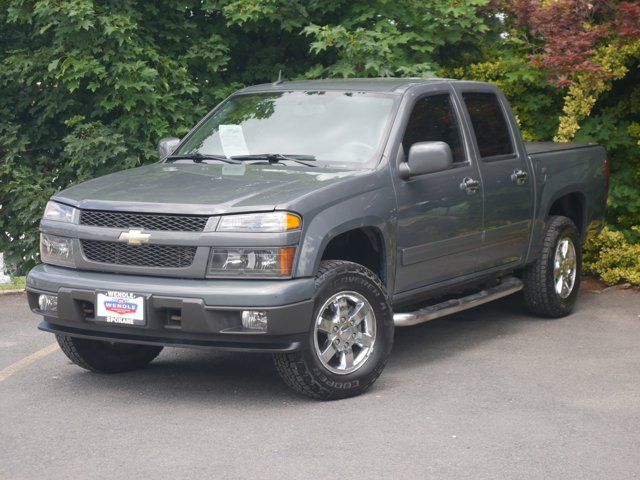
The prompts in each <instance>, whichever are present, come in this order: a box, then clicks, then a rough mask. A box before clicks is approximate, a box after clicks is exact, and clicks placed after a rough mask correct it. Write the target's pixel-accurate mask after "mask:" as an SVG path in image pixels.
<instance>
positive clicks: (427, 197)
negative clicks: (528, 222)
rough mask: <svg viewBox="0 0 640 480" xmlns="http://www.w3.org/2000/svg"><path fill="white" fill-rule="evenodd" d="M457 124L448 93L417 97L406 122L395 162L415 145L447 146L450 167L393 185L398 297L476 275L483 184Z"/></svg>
mask: <svg viewBox="0 0 640 480" xmlns="http://www.w3.org/2000/svg"><path fill="white" fill-rule="evenodd" d="M459 118H460V105H459V104H458V103H457V102H456V100H455V99H454V97H453V95H452V92H451V91H446V92H443V91H441V90H440V91H438V92H433V93H429V94H424V95H422V96H418V98H417V100H416V101H415V103H414V105H413V107H412V110H411V114H410V116H409V118H408V121H407V124H406V128H405V131H404V136H403V138H402V145H401V147H400V152H399V155H398V156H399V161H403V160H404V155H405V154H408V152H409V149H410V148H411V145H413V144H414V143H417V142H426V141H442V142H446V143H447V144H449V147H450V148H451V151H452V153H453V160H454V164H453V168H451V169H449V170H445V171H442V172H437V173H430V174H425V175H420V176H415V177H411V179H409V180H402V179H400V178H399V177H398V176H397V175H396V177H395V179H394V181H395V182H396V195H397V200H398V230H397V232H398V234H397V267H398V268H397V270H396V272H397V273H396V289H395V290H396V292H397V293H400V292H406V291H409V290H413V289H417V288H420V287H424V286H428V285H431V284H435V283H437V282H440V281H443V280H448V279H451V278H454V277H457V276H461V275H465V274H470V273H473V272H474V271H475V264H476V257H477V249H478V248H479V247H480V245H481V241H482V209H483V205H482V182H481V178H480V175H479V174H478V169H477V165H476V164H475V162H473V161H472V159H471V157H470V155H469V145H468V142H466V141H465V137H464V136H463V134H462V130H461V128H460V121H459ZM465 182H466V183H465Z"/></svg>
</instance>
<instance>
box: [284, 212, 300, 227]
mask: <svg viewBox="0 0 640 480" xmlns="http://www.w3.org/2000/svg"><path fill="white" fill-rule="evenodd" d="M301 226H302V219H301V218H300V217H299V216H298V215H295V214H293V213H287V231H289V230H298V229H299V228H300V227H301Z"/></svg>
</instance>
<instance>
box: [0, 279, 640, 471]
mask: <svg viewBox="0 0 640 480" xmlns="http://www.w3.org/2000/svg"><path fill="white" fill-rule="evenodd" d="M38 321H39V319H38V317H37V316H36V315H34V314H32V313H31V312H30V311H29V309H28V307H27V304H26V299H25V297H24V295H9V296H0V479H3V480H4V479H12V480H13V479H61V478H65V479H85V478H92V479H99V478H105V479H120V478H122V479H124V478H126V479H135V478H145V479H149V478H153V479H154V480H155V479H164V478H171V479H177V478H180V479H182V478H194V479H200V478H215V479H226V478H229V479H239V478H252V479H254V478H255V479H267V478H274V479H275V478H278V479H281V478H296V479H298V478H300V479H306V478H309V479H311V478H313V479H343V480H344V479H352V478H353V479H355V478H363V479H365V478H366V479H386V478H389V479H414V478H415V479H423V478H434V479H449V478H451V479H467V478H468V479H503V478H504V479H548V478H551V479H560V478H562V479H625V480H626V479H634V478H640V293H638V292H634V291H631V290H622V289H619V288H614V289H608V290H606V291H604V292H602V293H590V292H585V293H582V294H581V297H580V299H579V304H578V308H577V309H576V312H575V313H574V314H573V315H571V316H569V317H567V318H564V319H560V320H541V319H537V318H534V317H530V316H528V315H526V314H525V313H524V311H523V309H522V307H521V301H520V298H519V297H518V296H517V295H516V296H512V297H510V298H507V299H503V300H500V301H498V302H495V303H493V304H488V305H485V306H483V307H480V308H477V309H475V310H469V311H466V312H462V313H459V314H456V315H454V316H451V317H447V318H442V319H438V320H434V321H432V322H429V323H426V324H423V325H420V326H416V327H411V328H406V329H402V330H397V331H396V342H395V346H394V351H393V354H392V357H391V359H390V361H389V363H388V365H387V368H386V370H385V372H384V373H383V374H382V377H381V378H380V379H379V380H378V382H377V383H376V384H375V385H374V387H373V388H372V389H371V390H370V391H369V392H368V393H366V394H365V395H363V396H361V397H358V398H353V399H348V400H341V401H334V402H318V401H314V400H309V399H306V398H303V397H299V396H297V395H296V394H295V393H293V392H291V391H289V390H288V389H287V388H286V387H285V386H284V384H283V383H281V382H280V380H279V377H278V375H277V373H276V372H275V370H274V368H273V366H272V364H271V359H270V357H269V356H268V355H258V354H241V353H220V352H212V351H202V350H182V349H165V350H164V351H163V353H162V354H161V355H160V357H159V358H158V359H156V360H155V361H154V362H153V363H152V364H151V365H150V366H149V367H148V368H146V369H144V370H141V371H137V372H132V373H126V374H119V375H97V374H92V373H89V372H86V371H84V370H82V369H80V368H78V367H76V366H74V365H72V364H71V363H70V362H69V361H68V360H67V359H66V357H65V356H64V355H63V354H62V352H61V351H60V350H59V349H57V348H56V347H53V346H51V345H52V344H53V342H54V338H53V336H51V335H49V334H45V333H43V332H40V331H38V330H37V329H36V325H37V323H38Z"/></svg>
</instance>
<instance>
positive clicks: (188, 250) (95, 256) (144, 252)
mask: <svg viewBox="0 0 640 480" xmlns="http://www.w3.org/2000/svg"><path fill="white" fill-rule="evenodd" d="M80 244H81V246H82V252H83V254H84V256H85V257H86V258H87V260H90V261H92V262H97V263H105V264H110V265H124V266H127V265H128V266H134V267H163V268H186V267H190V266H191V264H192V263H193V259H194V257H195V255H196V250H197V248H198V247H193V246H181V245H153V244H151V245H150V244H147V245H129V244H127V243H119V242H104V241H101V240H80Z"/></svg>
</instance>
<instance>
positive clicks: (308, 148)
mask: <svg viewBox="0 0 640 480" xmlns="http://www.w3.org/2000/svg"><path fill="white" fill-rule="evenodd" d="M393 104H394V98H393V97H391V96H384V95H381V94H372V93H356V92H303V91H294V92H270V93H253V94H242V95H236V96H233V97H231V98H230V99H229V100H227V101H226V102H225V103H223V104H222V105H221V106H220V108H218V109H217V110H216V111H215V112H214V113H213V114H212V115H211V116H210V117H209V118H207V119H206V120H205V122H204V123H203V124H202V125H200V126H199V127H198V128H197V129H196V130H195V131H194V132H193V133H192V134H191V135H190V136H189V137H188V138H187V139H186V140H185V142H184V144H183V145H182V146H181V147H180V148H179V149H178V150H176V151H175V152H174V153H173V155H176V156H177V155H189V154H196V153H198V154H202V155H224V156H226V157H241V156H246V155H265V154H280V155H285V156H291V157H295V158H303V157H301V156H305V157H307V158H309V159H314V160H316V162H318V163H324V164H329V165H332V166H345V167H353V166H363V167H364V166H372V165H373V164H374V163H375V162H374V154H375V153H376V152H377V151H378V149H379V147H380V144H381V141H382V135H383V132H384V130H385V126H386V124H387V122H388V121H389V117H390V115H391V110H392V107H393ZM314 163H315V162H314Z"/></svg>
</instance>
